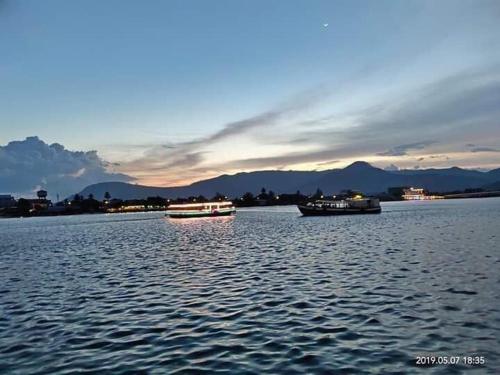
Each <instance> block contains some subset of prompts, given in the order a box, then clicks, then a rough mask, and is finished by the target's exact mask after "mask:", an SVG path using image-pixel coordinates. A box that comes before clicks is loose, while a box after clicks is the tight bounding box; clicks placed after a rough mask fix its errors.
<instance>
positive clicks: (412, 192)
mask: <svg viewBox="0 0 500 375" xmlns="http://www.w3.org/2000/svg"><path fill="white" fill-rule="evenodd" d="M403 199H404V200H405V201H421V200H424V199H425V192H424V189H421V188H414V187H410V188H408V189H403Z"/></svg>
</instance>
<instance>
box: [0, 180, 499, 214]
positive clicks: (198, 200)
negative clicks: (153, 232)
mask: <svg viewBox="0 0 500 375" xmlns="http://www.w3.org/2000/svg"><path fill="white" fill-rule="evenodd" d="M405 189H406V188H404V187H400V188H391V189H389V192H388V193H382V194H379V195H374V198H376V199H377V200H380V201H382V202H391V201H393V202H394V201H399V202H405V201H406V202H412V201H433V200H443V199H470V198H493V197H500V191H479V192H478V191H474V192H460V193H457V192H454V193H450V194H445V195H442V196H439V198H436V197H435V196H432V195H431V196H427V195H425V193H424V190H423V189H421V188H412V189H413V190H412V191H411V193H410V199H408V196H406V198H405V194H398V192H400V191H404V190H405ZM415 193H418V194H419V195H418V196H416V195H414V194H415ZM359 194H360V192H357V191H352V190H349V191H345V192H344V193H343V194H341V195H332V196H326V195H324V194H323V192H322V191H321V190H320V189H318V190H317V191H316V193H315V194H312V195H303V194H300V192H297V193H295V194H279V195H278V194H275V193H274V192H272V191H269V192H267V191H266V190H265V189H264V188H263V189H262V191H261V193H260V194H258V195H257V196H254V195H253V194H251V193H245V194H244V195H243V196H242V197H239V198H234V199H233V200H232V201H233V202H234V206H235V207H262V206H292V205H294V206H297V205H301V204H304V203H307V202H313V201H316V200H322V199H337V200H338V199H346V198H349V197H354V196H357V195H359ZM105 196H106V197H107V198H106V197H105V199H104V200H102V201H99V200H96V199H94V197H93V196H89V197H88V198H83V197H81V196H79V195H78V194H75V196H74V198H73V200H64V201H62V202H57V203H55V204H53V203H52V202H51V201H50V200H48V199H46V198H45V197H46V192H45V191H41V192H40V194H38V199H24V198H20V199H18V200H17V201H16V200H15V199H14V198H13V197H12V196H11V195H6V194H3V195H0V218H2V217H3V218H16V217H18V218H19V217H42V216H68V215H82V214H115V213H133V212H154V211H167V210H168V209H169V206H175V205H180V206H182V205H184V206H185V205H186V204H187V205H191V206H192V205H196V206H203V205H206V204H207V203H208V202H209V201H210V200H208V199H207V198H205V197H203V196H197V197H188V198H178V199H165V198H162V197H148V198H147V199H142V200H141V199H134V200H121V199H111V197H110V196H109V194H105ZM415 197H416V198H415ZM412 198H413V199H412ZM227 199H228V197H227V196H223V195H221V194H218V195H216V196H215V197H213V198H212V201H213V202H220V203H222V202H225V201H227Z"/></svg>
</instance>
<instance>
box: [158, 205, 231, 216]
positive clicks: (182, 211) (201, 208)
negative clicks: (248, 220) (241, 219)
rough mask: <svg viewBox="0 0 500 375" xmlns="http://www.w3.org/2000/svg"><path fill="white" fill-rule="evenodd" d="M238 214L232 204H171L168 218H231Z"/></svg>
mask: <svg viewBox="0 0 500 375" xmlns="http://www.w3.org/2000/svg"><path fill="white" fill-rule="evenodd" d="M235 212H236V208H235V207H234V205H233V203H232V202H206V203H185V204H171V205H170V206H168V207H167V213H166V214H167V216H170V217H172V218H189V217H211V216H229V215H232V214H234V213H235Z"/></svg>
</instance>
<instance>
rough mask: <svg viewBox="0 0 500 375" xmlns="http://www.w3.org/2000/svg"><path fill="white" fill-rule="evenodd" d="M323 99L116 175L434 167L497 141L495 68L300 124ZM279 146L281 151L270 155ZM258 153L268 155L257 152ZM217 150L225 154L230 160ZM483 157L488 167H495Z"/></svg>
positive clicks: (293, 103) (307, 99)
mask: <svg viewBox="0 0 500 375" xmlns="http://www.w3.org/2000/svg"><path fill="white" fill-rule="evenodd" d="M328 95H329V90H327V89H325V88H324V87H322V88H320V89H316V90H312V91H310V92H306V93H303V94H300V95H298V96H297V97H295V98H292V99H291V100H289V101H287V102H285V103H284V104H282V105H280V106H277V107H275V108H274V109H271V110H269V111H265V112H263V113H260V114H256V115H255V116H252V117H249V118H246V119H243V120H239V121H235V122H231V123H228V124H226V125H224V126H223V127H222V128H221V129H220V130H219V131H217V132H215V133H213V134H210V135H207V136H205V137H202V138H198V139H194V140H192V141H189V142H183V143H173V144H168V145H167V147H162V146H156V147H152V148H150V149H148V150H146V152H144V155H143V156H142V157H140V158H137V159H135V160H133V161H131V162H127V163H123V164H122V169H121V170H123V171H125V172H127V173H130V174H133V175H137V174H139V175H140V174H141V173H144V176H146V175H147V174H149V176H150V177H151V178H152V179H156V180H158V179H162V181H164V182H163V184H169V183H171V182H172V181H173V182H176V181H178V182H185V181H186V180H195V179H199V178H200V176H201V177H207V176H210V175H214V174H220V173H228V172H229V173H230V172H231V171H238V170H255V169H270V168H271V169H273V168H274V169H278V168H293V167H295V166H300V165H309V166H310V167H311V166H318V167H320V168H321V167H326V166H328V165H329V164H332V162H331V160H335V161H340V162H341V161H342V160H350V161H352V160H353V159H365V160H366V159H370V158H371V159H375V160H381V162H382V161H383V160H384V159H386V158H387V160H391V158H392V159H394V158H399V159H400V160H397V162H398V164H399V165H414V164H411V163H415V162H416V161H418V162H424V160H425V162H426V163H430V164H432V165H436V163H443V162H446V161H447V160H448V159H449V155H451V154H452V153H453V154H454V156H455V157H456V156H457V153H459V152H462V153H463V152H465V151H464V150H463V144H465V143H466V142H470V145H471V146H469V147H472V149H471V150H468V151H466V152H468V153H469V155H470V154H471V153H470V151H472V153H476V154H479V153H481V154H486V153H487V152H489V153H490V154H492V153H493V152H494V151H493V150H496V148H494V147H480V146H472V145H477V144H484V143H485V142H488V143H491V141H498V142H499V143H500V127H499V126H498V119H499V118H500V106H498V103H500V65H496V66H490V67H488V68H485V69H482V70H478V71H464V72H462V73H461V74H456V75H453V76H450V77H446V78H444V79H441V80H437V81H435V82H431V83H429V84H426V85H423V86H421V87H419V88H416V89H411V90H407V91H404V92H400V93H399V94H398V95H395V96H393V97H392V98H385V99H384V100H383V101H380V102H373V103H372V105H370V106H367V107H364V108H358V109H357V110H353V111H350V112H348V113H344V114H342V113H341V112H340V111H339V110H338V109H337V108H335V109H336V111H335V114H324V113H323V114H322V115H318V116H317V117H311V118H310V119H304V114H310V113H311V112H312V111H308V110H309V109H310V108H313V107H314V106H315V105H317V104H318V103H320V102H322V101H323V100H325V99H326V98H328ZM256 136H257V137H256ZM242 139H247V140H248V139H253V140H254V141H255V140H257V141H258V144H256V145H254V149H255V153H254V155H251V156H250V157H248V156H247V157H238V156H239V155H240V153H239V151H242V152H243V151H244V150H243V149H242V150H239V149H238V147H239V145H240V142H241V140H242ZM408 140H412V141H410V142H408ZM219 145H223V146H221V147H219ZM281 146H283V147H286V148H287V149H286V150H285V151H283V150H281V151H276V150H279V147H281ZM266 147H268V148H269V149H270V150H271V151H269V152H263V151H262V150H264V149H265V148H266ZM273 147H274V148H273ZM276 147H277V148H276ZM221 149H222V150H223V151H221ZM273 149H274V150H275V151H274V152H273V151H272V150H273ZM224 150H230V151H231V156H227V152H226V151H224ZM381 150H385V151H381ZM243 153H244V152H243ZM429 153H430V154H431V155H429ZM435 155H444V156H443V157H440V158H436V157H435ZM422 157H424V159H422ZM489 158H490V159H488V160H487V161H488V162H489V163H493V162H495V160H497V161H499V162H500V160H498V158H496V159H495V157H494V156H491V155H490V156H489ZM456 159H457V158H456ZM457 160H461V159H460V158H458V159H457ZM485 160H486V159H485ZM147 171H149V172H147Z"/></svg>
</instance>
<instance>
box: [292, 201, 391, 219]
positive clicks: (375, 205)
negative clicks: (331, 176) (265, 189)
mask: <svg viewBox="0 0 500 375" xmlns="http://www.w3.org/2000/svg"><path fill="white" fill-rule="evenodd" d="M297 207H298V209H299V211H300V212H301V213H302V215H304V216H332V215H356V214H379V213H380V212H382V208H381V207H380V201H379V200H378V198H360V197H359V198H358V197H355V198H347V199H342V200H317V201H314V202H309V203H307V204H303V205H301V204H299V205H298V206H297Z"/></svg>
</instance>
